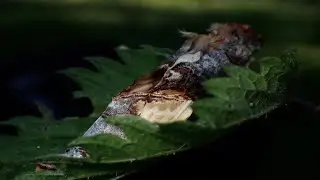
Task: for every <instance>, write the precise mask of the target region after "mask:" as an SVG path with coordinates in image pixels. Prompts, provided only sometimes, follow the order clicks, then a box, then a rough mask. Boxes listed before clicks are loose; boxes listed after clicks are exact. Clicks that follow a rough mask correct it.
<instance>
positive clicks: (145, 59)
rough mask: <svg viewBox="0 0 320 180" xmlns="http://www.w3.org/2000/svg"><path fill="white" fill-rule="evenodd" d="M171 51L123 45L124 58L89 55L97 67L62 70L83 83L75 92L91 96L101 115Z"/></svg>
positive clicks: (96, 110) (119, 51) (97, 111)
mask: <svg viewBox="0 0 320 180" xmlns="http://www.w3.org/2000/svg"><path fill="white" fill-rule="evenodd" d="M168 51H169V50H167V49H161V48H153V47H151V46H147V45H145V46H143V48H142V49H129V48H123V47H119V48H117V49H116V52H117V54H118V55H119V57H120V58H121V61H122V62H121V61H119V60H118V61H116V60H113V59H109V58H104V57H88V58H86V60H87V61H89V62H90V63H92V64H93V65H94V67H95V68H96V69H97V71H92V70H89V69H85V68H69V69H67V70H63V71H61V73H63V74H66V75H67V76H69V77H71V78H72V79H73V80H75V81H76V82H77V83H78V84H80V86H81V88H82V90H81V91H77V92H75V97H89V98H90V100H91V102H92V104H93V107H94V112H93V115H92V116H98V115H100V113H101V112H103V111H104V109H105V108H106V105H107V104H108V103H109V102H110V101H111V98H112V97H113V96H115V95H116V94H117V93H118V92H119V91H121V90H122V89H124V88H126V87H128V86H129V85H130V84H131V83H132V82H133V81H134V80H135V79H136V78H138V77H139V76H141V75H144V74H146V73H147V72H150V70H152V69H155V68H156V67H157V66H158V65H160V62H162V61H163V60H165V58H166V56H167V53H166V52H168ZM156 52H157V53H156Z"/></svg>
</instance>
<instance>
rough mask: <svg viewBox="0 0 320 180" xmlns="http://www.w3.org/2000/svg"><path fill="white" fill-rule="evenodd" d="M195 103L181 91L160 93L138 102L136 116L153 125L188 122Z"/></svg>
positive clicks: (135, 108)
mask: <svg viewBox="0 0 320 180" xmlns="http://www.w3.org/2000/svg"><path fill="white" fill-rule="evenodd" d="M192 103H193V101H192V100H191V99H190V98H188V97H186V96H183V94H181V92H179V91H174V90H166V91H159V92H156V93H154V94H153V95H151V96H149V97H148V98H146V99H141V100H139V101H137V102H136V103H135V104H134V105H133V108H134V110H135V114H136V115H138V116H140V117H142V118H144V119H146V120H148V121H150V122H153V123H159V124H166V123H173V122H178V121H186V120H187V119H188V118H189V117H190V116H191V114H192V112H193V111H192V108H191V105H192Z"/></svg>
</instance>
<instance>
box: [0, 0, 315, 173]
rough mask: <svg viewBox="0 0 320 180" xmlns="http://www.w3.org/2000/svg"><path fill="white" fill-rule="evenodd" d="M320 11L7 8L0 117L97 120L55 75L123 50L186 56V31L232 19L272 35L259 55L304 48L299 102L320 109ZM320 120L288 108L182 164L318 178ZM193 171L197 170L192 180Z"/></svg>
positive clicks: (277, 5) (213, 5)
mask: <svg viewBox="0 0 320 180" xmlns="http://www.w3.org/2000/svg"><path fill="white" fill-rule="evenodd" d="M319 5H320V3H319V2H318V1H316V0H304V1H302V0H301V1H299V0H291V1H290V0H269V1H266V0H264V1H263V0H255V1H253V0H252V1H251V0H244V1H236V0H229V1H226V0H185V1H171V0H161V1H160V0H149V1H146V0H140V1H138V0H131V1H130V0H117V1H115V0H113V1H112V0H109V1H107V0H106V1H101V0H100V1H99V0H90V1H89V0H67V1H59V0H56V1H45V0H39V1H1V2H0V12H1V15H0V37H1V38H0V40H1V41H0V43H1V48H0V73H1V74H0V78H1V83H0V86H1V87H0V89H1V94H0V96H1V97H0V98H1V103H2V106H1V117H0V119H1V120H2V121H5V120H8V119H9V118H11V117H14V116H18V115H36V116H40V113H39V112H38V109H37V107H36V106H35V104H34V102H35V101H40V102H42V103H44V104H46V105H47V106H48V107H50V108H52V109H53V110H54V114H55V117H56V119H62V118H63V117H67V116H86V115H89V114H90V113H91V111H92V105H91V104H90V101H89V100H88V99H73V98H72V91H74V90H76V89H79V87H78V86H77V85H76V84H75V83H74V82H73V81H72V80H70V79H69V78H67V77H65V76H63V75H58V74H56V73H55V72H56V71H58V70H62V69H65V68H68V67H75V66H82V67H89V65H88V64H87V63H85V61H84V60H83V58H84V57H86V56H107V57H111V58H114V59H118V57H117V55H116V54H115V52H114V48H115V47H116V46H118V45H120V44H124V45H127V46H129V47H133V48H134V47H138V46H139V45H141V44H149V45H152V46H156V47H167V48H172V49H177V48H178V47H179V46H180V44H181V43H182V41H183V39H182V38H180V37H179V35H178V33H177V30H178V29H186V30H189V31H197V32H203V31H204V30H205V29H206V28H208V27H209V25H210V23H212V22H230V21H233V22H239V23H248V24H251V25H252V26H253V27H254V28H255V29H256V31H258V32H260V33H261V34H262V35H263V37H264V39H265V41H266V44H265V47H264V49H263V50H262V52H260V53H259V54H258V56H263V55H279V54H280V53H281V51H282V50H284V49H286V48H287V47H296V48H298V50H299V53H300V60H301V64H300V71H299V74H298V77H299V79H298V81H297V82H296V85H297V86H296V89H295V90H296V97H297V98H299V99H300V100H302V101H304V102H309V103H312V104H314V105H316V104H318V102H319V100H320V96H318V92H319V90H320V86H319V81H320V79H319V78H318V77H319V76H320V72H319V70H320V63H319V60H320V59H319V57H320V42H319V40H320V19H319V15H320V9H319ZM317 117H318V116H317V113H316V112H314V110H313V109H312V108H310V107H306V106H305V105H301V104H296V103H295V104H289V106H288V107H287V106H286V107H283V108H281V109H279V110H277V111H276V112H274V113H273V114H272V115H271V118H270V117H269V118H268V121H254V122H250V123H246V124H244V125H243V126H241V127H240V128H239V129H237V130H236V131H235V132H234V133H233V134H231V135H230V137H226V138H225V139H223V140H221V143H220V141H219V142H217V144H218V145H217V144H214V146H212V147H209V150H208V148H206V149H205V150H201V153H200V154H202V156H200V157H198V154H199V153H198V152H197V151H196V153H191V154H188V155H185V156H182V157H183V158H182V159H183V160H184V161H187V162H186V164H185V165H188V166H189V167H188V168H190V167H192V166H197V167H199V168H203V171H201V175H202V176H208V177H212V178H214V177H215V174H216V173H217V174H219V175H236V174H237V173H238V174H239V177H242V176H243V177H255V178H258V177H259V179H268V177H270V178H276V177H280V176H281V177H285V178H294V177H295V178H297V177H299V178H300V177H301V178H303V177H304V178H306V179H313V178H315V176H318V177H319V175H318V174H317V172H316V168H315V167H316V166H317V164H318V162H319V161H317V160H319V153H318V152H320V151H319V150H320V149H319V147H318V145H317V144H318V142H319V141H318V137H319V132H318V131H319V130H320V129H319V123H318V118H317ZM203 152H205V153H203ZM195 154H196V155H195ZM203 154H204V155H203ZM186 157H189V158H190V159H188V158H186ZM177 162H181V159H180V160H179V158H178V161H177ZM203 162H206V164H207V165H205V167H202V166H204V165H201V164H203ZM170 164H174V163H170ZM199 164H200V166H199ZM244 164H249V165H247V166H246V165H244ZM208 166H210V167H211V166H212V169H211V170H210V171H208V169H206V168H208ZM159 167H160V165H159ZM165 167H166V165H164V167H162V168H165ZM171 170H172V169H171ZM224 170H226V171H224ZM150 171H151V170H150ZM187 171H188V172H190V173H191V172H192V171H191V170H186V171H185V172H183V173H186V172H187ZM151 172H153V171H151ZM218 172H220V173H218ZM222 172H225V173H222ZM233 172H234V173H233ZM197 173H198V174H199V173H200V171H199V172H198V171H195V173H194V174H197ZM147 174H148V173H147ZM163 174H165V173H163ZM177 174H179V173H177Z"/></svg>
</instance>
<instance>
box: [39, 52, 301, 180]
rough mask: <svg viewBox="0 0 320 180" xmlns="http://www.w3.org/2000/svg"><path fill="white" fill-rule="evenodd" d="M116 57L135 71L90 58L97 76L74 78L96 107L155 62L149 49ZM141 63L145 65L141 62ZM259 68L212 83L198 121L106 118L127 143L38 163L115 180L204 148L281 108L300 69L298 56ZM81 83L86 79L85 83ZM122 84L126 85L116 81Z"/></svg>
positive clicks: (105, 142) (110, 141)
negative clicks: (229, 131) (163, 122)
mask: <svg viewBox="0 0 320 180" xmlns="http://www.w3.org/2000/svg"><path fill="white" fill-rule="evenodd" d="M146 52H148V53H146ZM118 54H119V56H120V57H121V58H122V60H123V61H124V62H125V64H131V65H132V67H127V65H122V64H120V63H117V62H114V61H104V60H103V61H102V60H101V59H95V60H94V59H91V60H90V61H91V62H92V63H93V64H95V66H96V67H97V69H98V72H93V71H89V70H88V71H87V70H84V69H78V71H76V70H75V69H73V70H74V71H75V72H74V73H73V75H74V76H73V77H78V78H79V82H80V84H82V85H83V90H84V92H85V93H86V94H88V95H89V97H90V98H91V99H92V100H93V102H94V105H95V106H97V107H99V106H101V105H102V104H103V105H104V106H105V105H106V104H108V103H109V102H107V100H106V99H105V96H107V94H108V93H109V92H112V93H113V92H114V93H115V92H118V91H119V90H121V89H122V88H124V87H126V86H127V85H128V84H130V83H129V80H130V82H132V80H131V79H130V78H131V77H128V76H129V75H132V77H133V76H135V75H137V76H138V75H140V72H138V71H137V70H135V69H134V68H138V69H139V68H140V70H141V67H143V66H142V64H147V63H146V62H148V61H147V60H149V59H152V58H153V57H155V55H154V53H151V52H149V51H146V50H124V49H122V50H119V49H118ZM139 58H142V59H147V60H145V61H141V60H139ZM133 62H134V63H133ZM149 63H150V64H149V65H147V66H152V65H151V64H153V63H154V62H151V61H150V62H149ZM259 64H260V68H259V71H257V72H255V71H253V70H251V69H249V68H246V67H239V66H235V65H232V66H228V67H225V72H226V74H227V77H222V78H213V79H210V80H208V81H207V82H206V83H205V87H206V89H207V91H208V92H209V93H211V94H212V95H213V97H211V98H205V99H202V100H198V101H196V102H195V103H194V106H193V108H194V112H195V114H196V115H197V116H198V117H199V118H198V119H197V120H196V121H194V122H191V121H190V122H189V121H187V122H179V123H173V124H167V125H157V124H153V123H150V122H148V121H146V120H145V119H142V118H139V117H136V116H122V117H108V118H106V119H105V120H106V121H107V122H108V123H111V124H113V125H116V126H118V127H120V128H121V129H122V130H123V131H124V133H125V135H126V138H124V139H121V138H119V137H117V136H114V135H110V134H102V135H97V136H93V137H79V138H76V139H75V140H73V141H72V142H71V143H69V144H68V146H78V145H79V146H82V147H84V148H85V150H86V152H87V153H88V154H89V155H90V157H89V158H87V159H77V158H66V157H63V156H61V155H57V154H51V155H50V154H49V153H48V154H49V155H48V156H40V157H38V158H36V159H35V160H36V161H40V160H41V161H46V162H50V163H53V164H55V165H56V166H57V167H58V169H59V170H61V171H62V172H63V176H64V177H65V178H66V179H83V178H90V179H95V178H97V179H99V178H101V179H112V178H119V177H122V176H125V175H126V174H130V173H132V172H136V171H138V170H139V169H141V168H143V167H146V166H148V165H150V163H152V162H155V161H157V160H158V159H159V158H163V157H164V156H168V155H174V154H175V153H177V152H180V151H185V150H188V149H190V148H193V147H196V146H201V145H204V144H206V143H208V142H211V141H213V140H214V139H216V138H217V137H219V136H221V135H223V134H224V133H225V130H226V128H228V127H230V126H233V125H236V124H239V123H241V122H243V121H245V120H249V119H252V118H256V117H258V116H261V115H263V114H266V113H268V112H270V111H271V110H273V109H275V108H277V107H278V106H279V105H280V104H281V103H283V101H284V99H285V93H286V87H287V82H288V81H289V78H290V76H288V75H290V74H292V72H293V71H294V70H295V69H296V64H297V63H296V59H295V55H294V53H293V52H292V51H286V52H285V53H284V54H283V55H282V56H281V57H280V58H278V57H265V58H262V59H261V60H260V61H259ZM133 66H137V67H133ZM153 68H154V66H153ZM150 69H151V68H150ZM150 69H149V70H146V71H150ZM79 70H80V71H79ZM116 70H118V72H117V71H116ZM68 72H70V71H68ZM80 72H82V73H84V74H81V73H80ZM121 73H124V74H122V75H121ZM142 73H143V72H142ZM102 76H103V77H102ZM90 77H91V78H92V80H90ZM105 77H113V78H117V81H114V79H112V78H111V79H110V80H109V81H107V80H106V79H107V78H105ZM119 77H120V79H119ZM135 77H136V76H135ZM82 78H87V79H86V80H85V81H83V82H82V80H81V79H82ZM122 79H123V80H124V81H125V82H127V81H128V84H122V82H121V83H120V82H118V81H122ZM132 79H133V78H132ZM100 81H103V82H100ZM81 82H82V83H81ZM105 82H108V83H109V84H110V83H112V85H114V84H117V83H119V84H118V85H115V87H117V88H119V90H116V89H117V88H114V89H112V88H113V87H109V85H108V83H107V85H106V84H105ZM113 83H114V84H113ZM120 84H121V85H120ZM122 85H123V87H122V88H120V86H122ZM112 93H111V94H112ZM111 94H110V95H109V96H110V97H111V96H112V95H111ZM109 101H110V100H109ZM100 113H101V112H100ZM53 134H54V133H53ZM44 177H45V176H44ZM50 177H52V176H50ZM57 178H60V177H57Z"/></svg>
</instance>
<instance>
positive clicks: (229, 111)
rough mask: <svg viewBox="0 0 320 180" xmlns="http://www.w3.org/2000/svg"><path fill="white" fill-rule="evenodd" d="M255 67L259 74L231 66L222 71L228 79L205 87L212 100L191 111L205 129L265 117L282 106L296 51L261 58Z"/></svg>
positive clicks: (218, 79) (210, 83) (205, 101)
mask: <svg viewBox="0 0 320 180" xmlns="http://www.w3.org/2000/svg"><path fill="white" fill-rule="evenodd" d="M258 63H259V65H260V68H259V72H255V71H253V70H251V69H249V68H246V67H240V66H235V65H232V66H229V67H226V68H225V72H226V73H227V75H228V77H223V78H213V79H211V80H208V81H207V82H206V83H205V86H206V87H207V90H208V92H209V93H211V94H212V95H214V97H213V98H206V99H202V100H199V101H197V102H196V103H195V104H194V109H195V113H196V114H197V115H198V116H199V118H200V119H201V120H203V121H205V124H206V125H208V126H211V127H214V128H223V127H228V126H230V125H233V124H238V123H240V122H242V121H244V120H248V119H252V118H256V117H259V116H261V115H263V114H266V113H268V112H269V111H271V110H273V109H275V108H277V107H278V106H279V105H280V104H281V103H283V101H284V99H285V92H286V87H287V82H289V79H288V78H290V76H288V75H290V74H291V73H292V72H293V71H294V70H295V69H296V67H297V60H296V51H295V50H288V51H286V52H284V53H283V54H282V55H281V57H280V58H278V57H264V58H262V59H261V60H259V61H258Z"/></svg>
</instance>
